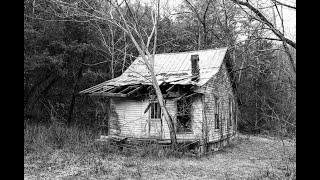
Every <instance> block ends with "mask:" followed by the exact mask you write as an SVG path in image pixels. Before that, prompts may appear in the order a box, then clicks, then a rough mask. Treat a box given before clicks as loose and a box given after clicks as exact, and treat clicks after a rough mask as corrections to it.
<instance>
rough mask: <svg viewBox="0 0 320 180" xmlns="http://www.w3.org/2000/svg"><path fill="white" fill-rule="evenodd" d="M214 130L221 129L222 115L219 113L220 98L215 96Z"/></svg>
mask: <svg viewBox="0 0 320 180" xmlns="http://www.w3.org/2000/svg"><path fill="white" fill-rule="evenodd" d="M214 107H215V109H214V128H215V129H219V128H220V117H219V115H220V113H219V109H220V108H219V101H218V97H217V96H214Z"/></svg>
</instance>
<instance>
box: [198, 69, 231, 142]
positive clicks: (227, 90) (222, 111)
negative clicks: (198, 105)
mask: <svg viewBox="0 0 320 180" xmlns="http://www.w3.org/2000/svg"><path fill="white" fill-rule="evenodd" d="M202 88H203V89H204V91H205V95H204V98H203V102H204V103H203V106H204V122H207V131H206V132H207V134H208V135H207V141H209V142H215V141H219V140H221V139H223V138H226V137H229V136H232V135H233V133H234V132H235V131H234V129H235V128H234V126H235V121H234V120H233V117H234V116H235V114H234V113H233V111H232V109H230V108H229V107H230V105H229V99H230V98H231V101H233V102H232V103H234V98H233V93H232V87H231V84H230V80H229V77H228V74H227V69H226V66H225V63H222V65H221V67H220V69H219V72H218V73H217V74H216V75H215V76H214V77H213V78H212V79H210V80H209V81H208V83H207V84H205V85H204V86H203V87H202ZM215 96H216V97H218V101H217V104H219V106H217V104H215ZM216 107H219V108H218V109H219V119H220V120H219V121H220V123H219V124H220V127H219V128H217V127H215V121H216V119H215V108H216ZM230 111H231V112H232V114H231V119H232V120H231V124H230V121H229V118H230V115H229V113H230Z"/></svg>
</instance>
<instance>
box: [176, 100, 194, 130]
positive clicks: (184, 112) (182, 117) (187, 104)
mask: <svg viewBox="0 0 320 180" xmlns="http://www.w3.org/2000/svg"><path fill="white" fill-rule="evenodd" d="M191 105H192V101H191V98H183V99H180V100H178V101H177V133H188V132H192V123H191Z"/></svg>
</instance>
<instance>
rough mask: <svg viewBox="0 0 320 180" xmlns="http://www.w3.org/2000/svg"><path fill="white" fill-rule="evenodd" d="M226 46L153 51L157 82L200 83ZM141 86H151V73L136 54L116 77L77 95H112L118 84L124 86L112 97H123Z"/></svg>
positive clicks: (210, 74) (218, 62) (212, 70)
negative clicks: (194, 64) (195, 72)
mask: <svg viewBox="0 0 320 180" xmlns="http://www.w3.org/2000/svg"><path fill="white" fill-rule="evenodd" d="M226 52H227V48H226V47H225V48H218V49H207V50H199V51H188V52H179V53H165V54H156V55H155V62H154V70H155V74H156V78H157V80H158V83H159V85H161V84H163V83H165V84H172V85H174V84H179V85H194V86H199V87H200V86H202V85H204V84H205V83H206V82H207V81H208V80H209V79H210V78H211V77H213V76H214V75H215V74H216V73H217V72H218V71H219V68H220V66H221V64H222V62H223V59H224V56H225V54H226ZM193 54H197V55H198V56H199V69H200V76H199V78H198V79H199V80H198V81H192V80H191V78H192V75H191V61H190V58H191V55H193ZM141 85H151V76H150V73H149V71H148V70H147V68H146V66H145V64H144V61H143V59H142V58H141V57H138V58H137V59H136V60H135V61H134V62H133V63H132V64H131V65H130V66H129V67H128V69H127V70H126V71H125V72H124V73H123V74H122V75H120V76H119V77H117V78H114V79H111V80H108V81H105V82H103V83H100V84H98V85H96V86H93V87H91V88H88V89H85V90H83V91H80V94H88V93H89V94H91V93H108V94H106V95H110V96H113V94H112V92H113V91H114V89H116V88H117V87H123V86H126V87H125V88H124V89H121V91H122V92H121V91H120V92H117V94H114V95H115V96H119V97H121V96H122V94H124V95H123V96H122V97H125V96H126V95H130V94H132V93H133V92H135V91H137V90H138V89H139V88H141Z"/></svg>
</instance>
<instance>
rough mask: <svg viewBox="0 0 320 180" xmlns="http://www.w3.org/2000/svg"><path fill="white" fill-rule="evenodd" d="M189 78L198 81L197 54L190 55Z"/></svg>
mask: <svg viewBox="0 0 320 180" xmlns="http://www.w3.org/2000/svg"><path fill="white" fill-rule="evenodd" d="M191 75H192V76H193V77H192V78H191V80H192V81H199V76H200V69H199V55H198V54H193V55H191Z"/></svg>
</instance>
